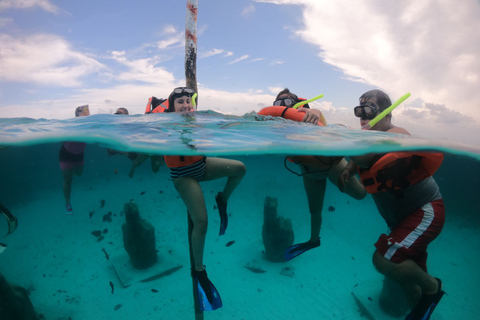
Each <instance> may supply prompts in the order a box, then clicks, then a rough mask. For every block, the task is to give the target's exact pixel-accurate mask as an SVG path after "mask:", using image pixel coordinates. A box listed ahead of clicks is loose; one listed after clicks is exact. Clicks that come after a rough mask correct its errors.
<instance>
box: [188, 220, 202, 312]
mask: <svg viewBox="0 0 480 320" xmlns="http://www.w3.org/2000/svg"><path fill="white" fill-rule="evenodd" d="M187 216H188V248H189V251H190V270H192V271H193V270H195V258H194V257H193V248H192V230H193V221H192V218H191V217H190V213H189V212H188V211H187ZM192 284H193V307H194V309H195V320H203V311H202V309H200V302H199V301H198V285H197V281H196V280H195V278H194V277H193V276H192Z"/></svg>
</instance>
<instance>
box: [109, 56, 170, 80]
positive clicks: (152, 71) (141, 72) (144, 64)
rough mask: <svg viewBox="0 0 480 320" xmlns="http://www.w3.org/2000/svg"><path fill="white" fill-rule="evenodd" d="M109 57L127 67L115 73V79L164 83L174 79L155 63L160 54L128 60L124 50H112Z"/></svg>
mask: <svg viewBox="0 0 480 320" xmlns="http://www.w3.org/2000/svg"><path fill="white" fill-rule="evenodd" d="M111 58H112V59H113V60H115V61H117V62H118V63H120V64H122V65H124V66H126V67H127V69H128V71H127V72H120V73H119V74H117V75H115V78H116V80H119V81H125V82H131V83H135V82H137V81H140V82H145V83H151V84H157V85H166V84H171V83H173V81H174V77H173V75H172V73H170V72H168V71H166V70H165V68H163V67H158V66H157V65H158V64H159V62H160V61H161V57H160V56H154V57H151V58H145V59H136V60H128V58H127V57H126V53H125V51H112V56H111Z"/></svg>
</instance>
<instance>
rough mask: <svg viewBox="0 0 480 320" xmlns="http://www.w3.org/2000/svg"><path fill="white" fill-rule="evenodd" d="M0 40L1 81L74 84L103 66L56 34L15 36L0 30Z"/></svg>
mask: <svg viewBox="0 0 480 320" xmlns="http://www.w3.org/2000/svg"><path fill="white" fill-rule="evenodd" d="M0 43H2V46H1V48H0V53H1V54H0V81H12V82H34V83H38V84H49V85H56V86H64V87H73V86H79V85H80V84H81V81H80V79H81V78H82V77H83V76H86V75H88V74H91V73H95V72H98V71H99V70H100V69H103V68H104V66H103V65H102V64H101V63H99V62H98V61H96V60H95V59H92V58H91V57H89V56H86V55H84V54H82V53H79V52H76V51H73V50H72V48H71V47H70V44H69V43H68V42H66V41H65V40H63V39H62V38H60V37H58V36H55V35H48V34H38V35H33V36H28V37H24V38H20V37H15V38H14V37H11V36H9V35H5V34H0Z"/></svg>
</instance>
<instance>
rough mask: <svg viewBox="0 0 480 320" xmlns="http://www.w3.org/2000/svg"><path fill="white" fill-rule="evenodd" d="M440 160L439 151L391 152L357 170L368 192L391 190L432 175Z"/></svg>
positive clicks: (438, 166)
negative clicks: (366, 166) (366, 167)
mask: <svg viewBox="0 0 480 320" xmlns="http://www.w3.org/2000/svg"><path fill="white" fill-rule="evenodd" d="M442 161H443V153H440V152H391V153H387V154H386V155H384V156H382V157H381V158H380V159H379V160H378V161H376V162H375V164H374V165H373V166H372V167H371V168H370V169H365V168H359V167H358V172H359V175H360V180H362V183H363V185H364V186H365V189H366V190H367V192H368V193H377V192H383V191H392V192H393V191H395V190H399V189H404V188H406V187H408V186H410V185H413V184H415V183H417V182H420V181H421V180H423V179H426V178H428V177H430V176H432V175H433V174H434V173H435V171H437V170H438V168H440V165H441V164H442Z"/></svg>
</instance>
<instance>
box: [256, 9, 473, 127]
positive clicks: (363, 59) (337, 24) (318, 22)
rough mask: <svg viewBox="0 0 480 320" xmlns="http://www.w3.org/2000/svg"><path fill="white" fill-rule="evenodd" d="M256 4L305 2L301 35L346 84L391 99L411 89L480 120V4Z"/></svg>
mask: <svg viewBox="0 0 480 320" xmlns="http://www.w3.org/2000/svg"><path fill="white" fill-rule="evenodd" d="M256 1H257V2H265V3H274V4H281V5H287V4H290V5H291V4H296V5H301V6H302V10H303V19H302V20H303V21H304V26H303V27H302V29H301V30H298V31H297V32H296V34H297V35H299V36H301V37H302V38H303V39H304V40H305V41H307V42H309V43H312V44H315V45H317V47H318V48H319V56H320V57H321V58H322V60H324V61H325V62H327V63H329V64H331V65H333V66H335V67H337V68H339V69H340V70H342V71H343V72H344V73H345V75H346V78H347V79H349V80H354V81H359V80H360V81H362V82H365V83H367V84H370V85H373V86H375V87H380V88H383V89H384V90H385V91H386V92H387V93H389V94H390V95H391V97H392V100H395V99H396V98H397V97H399V96H401V95H403V94H404V93H406V92H411V93H412V96H413V97H416V98H420V99H422V100H423V101H424V102H425V103H426V104H435V105H443V106H444V108H442V110H441V112H443V113H444V117H448V116H455V115H454V113H453V111H452V110H455V111H456V112H459V113H461V114H462V115H464V116H467V115H468V116H470V117H473V118H474V119H475V121H477V122H480V108H478V102H479V101H480V90H478V88H480V78H479V77H480V76H479V75H480V59H478V52H480V32H479V30H480V6H479V3H478V1H477V0H466V1H463V2H462V5H461V6H460V5H458V3H456V2H454V1H447V0H444V1H436V0H425V1H416V0H405V1H387V2H385V1H382V0H362V1H355V2H351V1H348V0H325V1H317V0H256ZM426 116H428V119H429V120H431V121H434V120H435V117H433V114H432V113H427V114H426ZM439 118H441V117H437V119H439Z"/></svg>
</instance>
